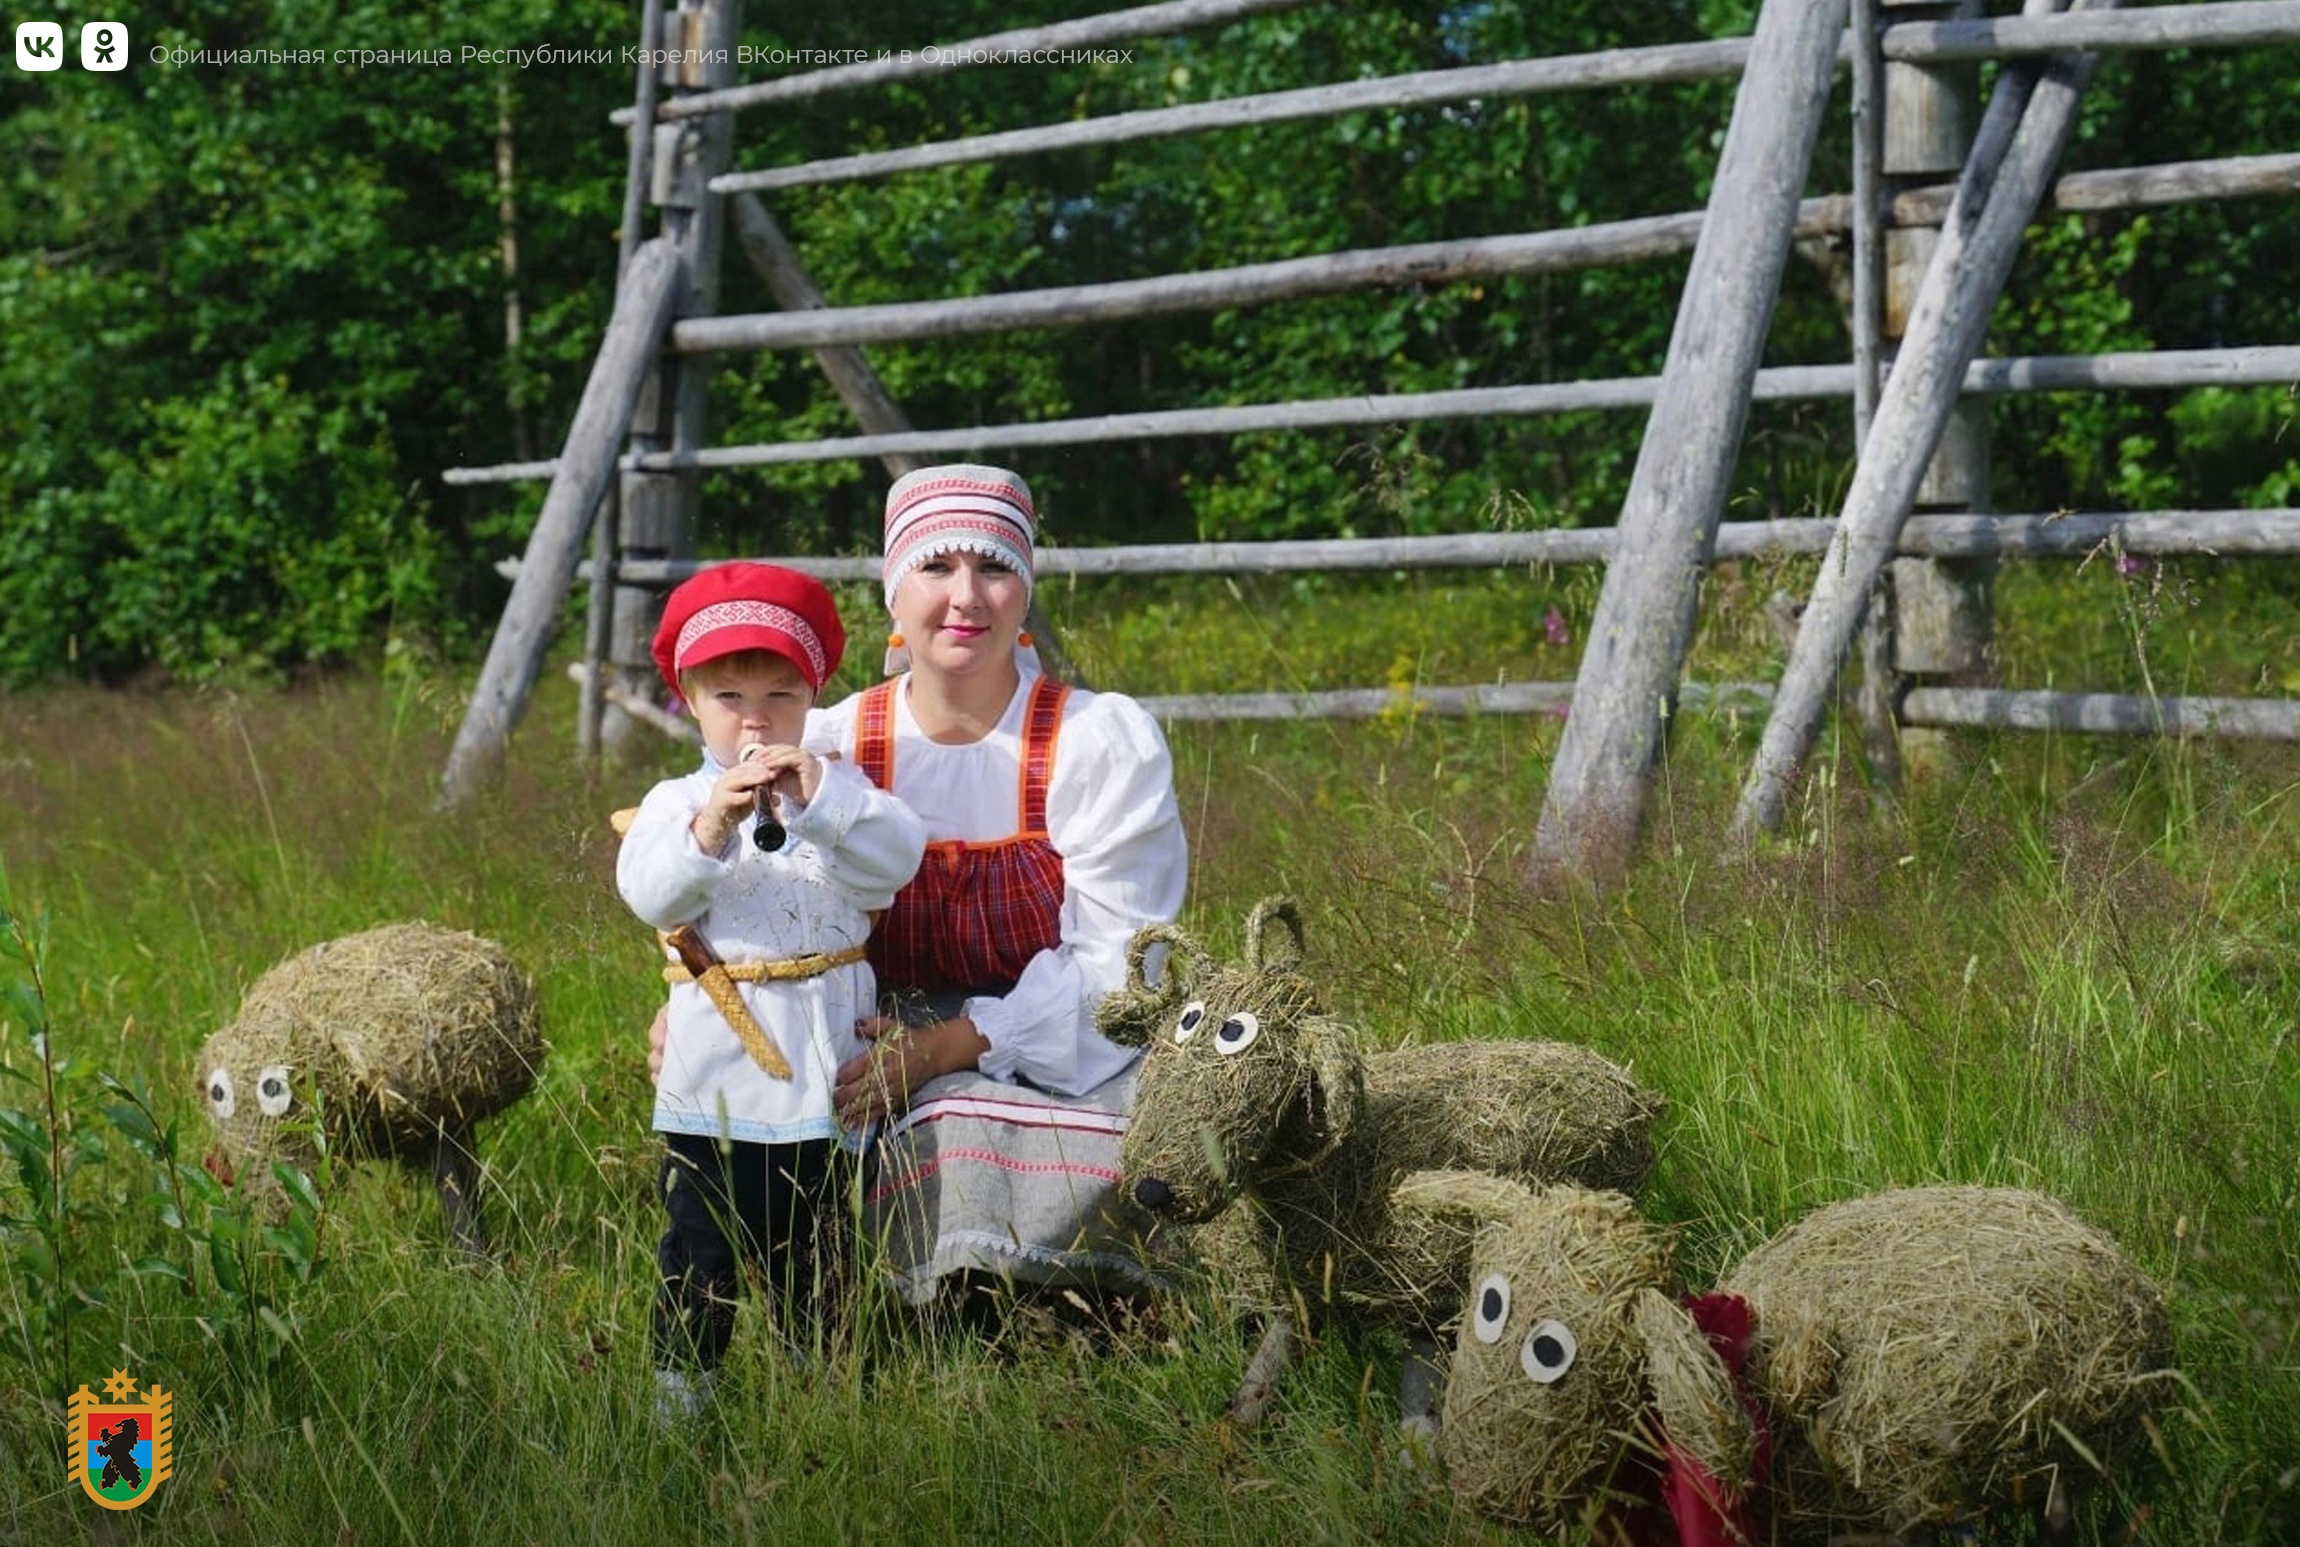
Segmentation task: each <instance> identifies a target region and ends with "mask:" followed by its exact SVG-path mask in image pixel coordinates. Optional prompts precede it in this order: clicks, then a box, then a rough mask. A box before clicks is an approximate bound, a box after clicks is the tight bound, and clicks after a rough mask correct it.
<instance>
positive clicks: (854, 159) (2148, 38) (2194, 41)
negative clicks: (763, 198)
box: [691, 0, 2300, 193]
mask: <svg viewBox="0 0 2300 1547" xmlns="http://www.w3.org/2000/svg"><path fill="white" fill-rule="evenodd" d="M2295 37H2300V0H2235V3H2229V4H2219V5H2181V6H2158V7H2152V8H2150V9H2147V10H2132V11H2116V12H2109V13H2106V14H2097V15H2096V14H2093V13H2090V12H2073V13H2069V14H2065V15H2059V16H2042V17H2006V18H2003V19H2001V20H1994V21H1990V20H1978V21H1949V22H1904V23H1901V24H1899V25H1897V26H1895V27H1893V28H1891V29H1890V30H1888V31H1887V32H1886V33H1885V35H1884V40H1883V42H1882V44H1881V45H1880V51H1881V52H1882V54H1883V56H1884V57H1885V58H1887V59H1890V60H1894V61H1896V62H1900V63H1909V64H1940V63H1947V62H1950V61H1953V60H1963V59H1981V58H1998V59H2002V58H2014V57H2019V56H2022V55H2027V54H2041V53H2054V52H2060V51H2064V50H2068V49H2075V48H2084V49H2113V50H2128V51H2160V50H2164V49H2170V48H2188V47H2194V46H2197V45H2213V46H2220V47H2240V46H2243V45H2245V44H2251V43H2263V42H2275V41H2279V40H2285V41H2288V40H2290V39H2292V38H2295ZM1749 44H1750V40H1749V39H1747V38H1719V39H1715V40H1712V41H1708V42H1700V43H1662V44H1654V45H1650V46H1647V47H1643V48H1620V49H1606V50H1601V51H1598V52H1595V53H1587V54H1565V55H1558V56H1554V57H1551V58H1547V59H1513V60H1509V61H1507V62H1505V63H1502V64H1490V65H1468V66H1463V67H1461V68H1458V69H1451V70H1421V71H1416V72H1414V73H1412V74H1408V75H1392V76H1385V77H1382V78H1380V79H1377V80H1365V81H1344V82H1341V83H1339V84H1336V85H1329V86H1308V87H1301V88H1297V89H1295V90H1291V91H1273V92H1264V93H1260V94H1257V95H1254V96H1245V97H1225V98H1221V99H1219V100H1217V101H1212V102H1193V103H1189V104H1186V105H1184V106H1181V107H1160V108H1144V109H1140V110H1137V111H1134V112H1129V113H1110V114H1105V115H1104V116H1102V117H1100V118H1085V119H1078V120H1075V121H1073V122H1070V123H1062V124H1047V125H1043V126H1040V127H1037V128H1031V129H1008V130H1002V131H1000V132H998V133H995V134H977V135H968V136H966V137H964V138H960V139H951V140H936V141H932V142H930V143H927V144H922V145H906V146H903V147H901V148H899V149H896V150H881V151H871V152H867V153H864V154H860V155H852V156H832V157H826V158H824V159H822V160H819V161H800V162H794V163H792V164H791V165H789V166H780V167H766V168H759V169H755V170H748V171H740V172H727V173H723V174H721V175H720V176H718V177H716V178H713V179H712V180H711V190H712V191H713V192H714V193H744V192H751V193H764V192H766V191H768V190H770V189H775V188H800V187H807V186H811V185H814V184H819V183H836V182H854V181H859V180H861V179H864V178H871V177H889V176H893V175H895V174H897V173H902V172H918V171H925V170H928V169H930V168H934V167H948V166H967V165H972V164H976V163H980V162H984V161H1007V160H1012V159H1014V158H1015V157H1018V156H1031V155H1045V154H1048V153H1050V152H1054V151H1063V150H1076V149H1080V148H1083V147H1086V146H1096V145H1124V144H1132V143H1136V142H1140V141H1144V140H1158V139H1170V138H1173V137H1175V136H1178V135H1184V134H1204V133H1209V132H1214V131H1219V130H1224V129H1243V128H1258V127H1261V126H1263V125H1266V124H1281V123H1295V122H1299V121H1302V120H1305V119H1314V118H1331V117H1334V116H1336V115H1338V114H1342V113H1357V112H1367V111H1372V110H1378V109H1404V108H1418V107H1438V106H1443V105H1445V104H1448V103H1454V102H1469V101H1474V100H1477V99H1480V98H1498V97H1531V96H1543V95H1549V94H1554V93H1558V92H1567V91H1591V90H1602V89H1604V88H1607V87H1616V86H1656V85H1681V84H1684V83H1687V82H1692V81H1702V80H1724V79H1730V78H1731V77H1733V76H1735V75H1738V74H1740V73H1741V71H1742V69H1743V68H1744V67H1745V66H1746V65H1747V63H1748V59H1749ZM1849 54H1850V49H1849V47H1848V46H1846V45H1845V44H1843V43H1840V44H1839V47H1838V57H1839V58H1840V60H1842V59H1844V58H1846V57H1848V56H1849ZM799 78H801V79H803V78H804V77H799ZM774 84H781V83H779V82H777V83H774ZM745 89H748V88H745ZM691 100H698V101H699V100H702V99H700V98H697V99H691Z"/></svg>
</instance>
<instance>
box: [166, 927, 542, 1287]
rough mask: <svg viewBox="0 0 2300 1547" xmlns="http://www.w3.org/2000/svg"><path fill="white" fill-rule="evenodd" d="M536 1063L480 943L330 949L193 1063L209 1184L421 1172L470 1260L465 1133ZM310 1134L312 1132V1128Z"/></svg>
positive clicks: (475, 1219)
mask: <svg viewBox="0 0 2300 1547" xmlns="http://www.w3.org/2000/svg"><path fill="white" fill-rule="evenodd" d="M542 1062H543V1038H542V1034H541V1031H540V1029H539V1026H538V1022H537V1018H536V1012H535V991H534V989H533V987H532V986H531V985H530V984H529V982H528V980H527V978H526V976H525V974H523V973H521V972H520V970H519V968H518V967H517V966H516V965H515V964H514V963H513V962H512V960H511V958H510V957H509V956H508V955H507V954H505V952H504V950H503V948H502V947H501V946H499V945H497V944H495V943H494V942H493V941H491V940H484V939H481V938H480V937H479V936H477V935H472V934H464V933H462V932H460V931H456V930H449V929H441V928H439V927H438V926H436V925H432V924H425V923H402V924H387V925H384V926H383V927H382V928H380V929H371V930H368V931H366V932H364V933H362V934H356V935H347V936H345V937H343V938H342V939H339V940H330V941H327V942H325V943H323V944H320V945H315V946H313V947H312V948H311V949H309V950H307V951H304V952H303V953H301V954H300V955H297V956H292V957H290V958H289V959H288V960H286V961H284V962H281V963H280V964H279V965H278V966H276V967H273V968H272V969H271V970H270V971H268V972H266V973H265V974H264V975H263V976H262V977H260V978H258V979H256V981H255V983H254V984H253V985H252V986H251V987H250V988H249V989H248V991H247V994H246V996H245V997H244V998H243V999H242V1000H241V1002H240V1012H239V1015H238V1016H237V1017H236V1018H235V1019H234V1020H232V1021H231V1022H230V1024H228V1025H225V1026H223V1027H220V1028H219V1029H218V1030H217V1031H216V1032H215V1034H214V1035H213V1036H211V1037H209V1038H208V1040H207V1044H206V1046H204V1047H203V1048H201V1050H200V1059H199V1068H200V1071H201V1075H200V1089H201V1095H202V1097H203V1100H204V1104H205V1105H206V1107H207V1112H208V1116H209V1118H210V1119H211V1120H212V1121H213V1123H214V1125H215V1136H216V1147H215V1149H214V1150H213V1151H212V1152H211V1154H210V1169H211V1170H214V1171H215V1172H216V1173H217V1174H218V1175H219V1176H222V1177H224V1178H225V1179H226V1180H230V1179H231V1178H232V1176H233V1174H234V1173H238V1174H240V1175H243V1176H245V1177H247V1178H249V1179H250V1180H251V1181H252V1182H253V1185H255V1186H256V1187H258V1188H259V1189H260V1188H262V1187H264V1186H265V1185H266V1183H267V1182H268V1181H269V1179H270V1172H271V1163H272V1162H273V1161H277V1160H285V1161H289V1162H292V1163H295V1164H299V1165H310V1164H312V1163H314V1162H316V1161H317V1159H318V1158H319V1148H318V1145H317V1144H316V1143H315V1140H314V1134H313V1130H314V1127H315V1125H316V1127H317V1128H318V1131H319V1133H320V1134H321V1135H323V1136H324V1137H325V1139H326V1142H327V1146H328V1148H329V1149H330V1150H333V1151H335V1152H337V1153H341V1154H347V1155H360V1154H373V1155H390V1156H394V1157H396V1158H398V1159H399V1160H401V1161H403V1162H404V1163H406V1164H408V1165H411V1166H415V1167H428V1168H429V1169H430V1171H431V1174H432V1177H433V1179H434V1181H435V1182H436V1183H437V1184H438V1187H439V1197H440V1203H441V1205H442V1206H443V1207H444V1208H445V1210H446V1212H447V1224H448V1230H449V1233H450V1234H451V1235H452V1236H453V1237H454V1239H455V1241H456V1244H457V1245H459V1246H461V1247H463V1248H464V1249H465V1250H467V1251H471V1252H474V1253H477V1252H481V1251H484V1250H485V1249H486V1237H485V1234H484V1232H483V1231H482V1229H481V1227H480V1221H479V1207H478V1193H477V1185H478V1161H477V1159H476V1158H475V1152H474V1150H473V1130H474V1128H475V1126H476V1125H477V1124H478V1122H479V1121H480V1119H482V1118H485V1117H492V1116H493V1115H494V1114H496V1113H497V1112H500V1111H502V1110H503V1109H504V1108H505V1107H507V1106H509V1105H510V1104H511V1103H512V1102H514V1101H516V1100H517V1099H519V1097H521V1096H523V1095H525V1094H526V1093H527V1091H528V1090H529V1089H530V1088H531V1087H532V1086H533V1085H534V1083H535V1075H536V1071H537V1070H538V1069H539V1068H540V1067H541V1065H542ZM315 1120H316V1124H315Z"/></svg>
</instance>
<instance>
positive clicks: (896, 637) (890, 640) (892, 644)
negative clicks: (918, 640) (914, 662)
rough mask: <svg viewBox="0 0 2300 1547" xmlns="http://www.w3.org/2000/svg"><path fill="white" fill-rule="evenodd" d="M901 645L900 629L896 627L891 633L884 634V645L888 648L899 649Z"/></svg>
mask: <svg viewBox="0 0 2300 1547" xmlns="http://www.w3.org/2000/svg"><path fill="white" fill-rule="evenodd" d="M902 645H903V639H902V630H900V629H896V630H895V631H894V632H893V633H891V634H889V635H887V636H886V647H887V648H888V649H889V650H900V649H901V648H902Z"/></svg>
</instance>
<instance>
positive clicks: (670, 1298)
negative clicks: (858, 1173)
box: [655, 1133, 855, 1370]
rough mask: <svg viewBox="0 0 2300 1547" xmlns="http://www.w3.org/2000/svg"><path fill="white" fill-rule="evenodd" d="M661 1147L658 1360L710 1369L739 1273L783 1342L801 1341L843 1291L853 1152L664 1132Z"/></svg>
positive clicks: (718, 1355) (829, 1319)
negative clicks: (760, 1288) (753, 1282)
mask: <svg viewBox="0 0 2300 1547" xmlns="http://www.w3.org/2000/svg"><path fill="white" fill-rule="evenodd" d="M663 1145H664V1155H663V1208H664V1211H665V1212H666V1213H667V1214H668V1215H669V1216H670V1223H669V1227H668V1228H667V1229H665V1230H664V1232H663V1240H662V1244H661V1245H659V1246H658V1247H657V1248H656V1249H655V1261H656V1265H657V1266H658V1267H659V1268H660V1269H661V1271H662V1275H663V1283H662V1288H661V1289H660V1290H659V1291H658V1292H657V1293H656V1296H655V1362H656V1364H657V1365H659V1366H663V1367H665V1368H671V1367H686V1368H695V1369H704V1370H711V1369H716V1368H717V1367H718V1364H719V1361H720V1360H721V1359H722V1358H724V1357H725V1356H726V1352H727V1340H728V1339H729V1338H730V1337H731V1336H732V1335H733V1333H734V1330H735V1300H736V1297H737V1296H738V1295H740V1294H741V1292H742V1287H743V1276H744V1270H745V1269H746V1268H748V1269H749V1270H751V1271H752V1272H754V1273H756V1274H757V1275H758V1276H759V1278H760V1280H761V1281H762V1282H763V1283H764V1285H765V1290H766V1295H767V1304H768V1307H769V1308H770V1310H772V1312H773V1314H774V1318H775V1324H776V1330H777V1331H778V1332H779V1333H780V1334H781V1335H782V1338H783V1340H784V1341H785V1342H787V1343H789V1344H790V1345H791V1346H793V1347H795V1348H805V1347H808V1346H810V1345H811V1344H812V1343H813V1341H814V1339H815V1337H816V1335H817V1334H818V1333H820V1332H822V1331H824V1330H827V1329H828V1327H830V1326H831V1325H833V1324H835V1319H836V1315H837V1311H838V1307H839V1303H840V1301H841V1299H842V1298H843V1296H842V1286H843V1280H844V1275H845V1271H846V1255H847V1254H846V1252H845V1251H844V1250H843V1247H844V1243H845V1239H846V1216H847V1206H848V1192H849V1189H850V1187H851V1186H852V1183H853V1179H854V1173H855V1157H854V1156H853V1154H852V1153H851V1152H849V1151H848V1150H847V1148H846V1147H845V1146H844V1145H842V1144H840V1143H839V1142H838V1141H837V1140H835V1139H807V1140H804V1141H802V1142H800V1143H797V1144H748V1143H744V1142H741V1141H739V1140H738V1141H735V1142H732V1143H726V1144H722V1143H721V1141H719V1140H717V1139H713V1138H706V1137H703V1136H702V1135H699V1134H686V1133H667V1134H664V1135H663Z"/></svg>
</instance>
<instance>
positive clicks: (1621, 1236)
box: [1439, 1187, 1666, 1531]
mask: <svg viewBox="0 0 2300 1547" xmlns="http://www.w3.org/2000/svg"><path fill="white" fill-rule="evenodd" d="M1665 1265H1666V1244H1665V1240H1664V1238H1663V1237H1662V1235H1661V1233H1660V1232H1658V1231H1656V1230H1654V1229H1652V1228H1651V1227H1650V1226H1647V1225H1645V1224H1644V1223H1643V1222H1642V1221H1639V1220H1638V1219H1637V1218H1636V1217H1635V1215H1634V1213H1633V1212H1632V1210H1631V1205H1630V1203H1629V1200H1628V1199H1627V1198H1625V1197H1623V1196H1621V1195H1620V1194H1618V1193H1599V1192H1590V1191H1587V1190H1584V1189H1582V1188H1578V1187H1555V1188H1551V1189H1548V1190H1547V1191H1544V1192H1542V1193H1540V1194H1538V1195H1536V1197H1535V1198H1534V1199H1533V1201H1531V1202H1530V1203H1528V1204H1526V1205H1524V1206H1522V1207H1521V1208H1519V1209H1516V1210H1514V1211H1513V1212H1512V1214H1511V1215H1510V1216H1509V1217H1507V1218H1505V1219H1502V1220H1499V1221H1497V1222H1496V1223H1494V1224H1491V1225H1488V1226H1487V1227H1486V1228H1485V1230H1484V1231H1483V1232H1482V1233H1481V1234H1480V1236H1479V1238H1478V1246H1477V1250H1476V1252H1475V1253H1474V1255H1473V1257H1472V1260H1471V1268H1470V1278H1469V1295H1468V1300H1467V1303H1466V1304H1465V1305H1464V1307H1463V1311H1462V1319H1461V1328H1460V1332H1459V1334H1458V1337H1457V1343H1456V1347H1455V1352H1454V1362H1453V1367H1452V1372H1451V1374H1450V1375H1449V1377H1448V1380H1447V1386H1446V1401H1445V1417H1444V1422H1443V1424H1442V1426H1441V1427H1440V1430H1439V1433H1440V1435H1441V1436H1442V1438H1441V1440H1440V1443H1441V1445H1442V1447H1443V1449H1444V1454H1445V1459H1446V1465H1447V1469H1448V1472H1449V1473H1450V1475H1451V1478H1452V1482H1453V1488H1454V1493H1455V1495H1456V1496H1457V1497H1458V1498H1459V1499H1460V1500H1461V1501H1462V1502H1463V1503H1464V1504H1465V1505H1468V1506H1469V1507H1471V1508H1473V1509H1477V1510H1479V1511H1482V1512H1484V1513H1486V1514H1489V1515H1493V1516H1496V1517H1498V1518H1500V1519H1504V1520H1511V1521H1517V1522H1521V1523H1524V1524H1530V1525H1534V1526H1538V1527H1540V1528H1542V1529H1545V1530H1550V1531H1559V1530H1563V1529H1565V1528H1566V1527H1567V1526H1569V1525H1570V1524H1571V1523H1573V1522H1574V1521H1576V1520H1578V1519H1579V1518H1580V1516H1581V1512H1582V1506H1583V1504H1584V1502H1585V1501H1586V1500H1588V1499H1589V1498H1590V1497H1591V1496H1592V1495H1593V1494H1594V1493H1595V1491H1596V1489H1597V1488H1598V1486H1599V1485H1600V1484H1601V1483H1602V1482H1603V1480H1604V1478H1605V1476H1606V1475H1607V1474H1608V1473H1609V1472H1610V1471H1611V1470H1612V1468H1613V1467H1614V1466H1615V1465H1616V1464H1617V1463H1618V1462H1619V1460H1620V1459H1621V1455H1622V1449H1623V1446H1624V1445H1625V1444H1626V1438H1625V1437H1626V1436H1627V1435H1629V1434H1630V1433H1631V1431H1632V1429H1633V1427H1634V1425H1635V1422H1636V1419H1637V1415H1638V1412H1639V1410H1640V1409H1641V1408H1642V1406H1643V1405H1644V1391H1645V1382H1644V1370H1645V1353H1644V1347H1643V1344H1642V1342H1641V1340H1640V1339H1639V1337H1638V1334H1637V1329H1636V1324H1635V1320H1634V1311H1635V1306H1636V1303H1637V1296H1638V1292H1639V1291H1640V1290H1641V1289H1649V1288H1652V1287H1654V1286H1656V1285H1658V1284H1659V1283H1660V1282H1661V1280H1662V1276H1663V1273H1664V1272H1665Z"/></svg>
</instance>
